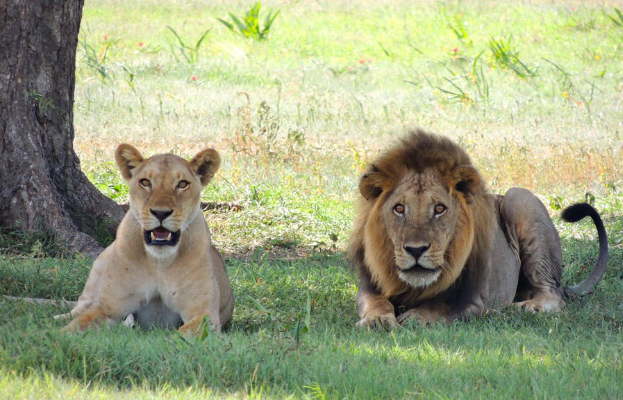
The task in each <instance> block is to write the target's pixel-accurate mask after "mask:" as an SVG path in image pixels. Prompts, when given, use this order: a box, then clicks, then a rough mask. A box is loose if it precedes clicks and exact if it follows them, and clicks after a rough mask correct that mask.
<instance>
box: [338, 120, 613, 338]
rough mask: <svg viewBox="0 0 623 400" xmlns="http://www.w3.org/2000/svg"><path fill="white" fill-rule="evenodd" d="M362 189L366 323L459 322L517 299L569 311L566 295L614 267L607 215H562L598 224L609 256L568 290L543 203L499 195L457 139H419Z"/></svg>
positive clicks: (517, 193)
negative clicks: (608, 264) (487, 184)
mask: <svg viewBox="0 0 623 400" xmlns="http://www.w3.org/2000/svg"><path fill="white" fill-rule="evenodd" d="M359 190H360V192H361V198H360V200H359V204H358V206H359V207H358V215H357V217H356V221H355V223H354V229H353V231H352V234H351V236H350V243H349V248H348V255H349V259H350V261H351V264H352V265H353V267H354V268H355V270H356V271H357V273H358V275H359V278H360V284H359V292H358V294H357V298H356V305H357V313H358V314H359V318H360V320H359V322H358V323H357V325H359V326H365V327H383V328H393V327H395V326H397V325H398V324H400V323H403V322H404V321H407V320H414V321H417V322H420V323H424V324H425V323H428V322H431V321H441V322H450V321H453V320H456V319H464V318H467V317H469V316H474V315H481V314H483V312H484V311H485V310H486V309H488V308H493V307H503V306H507V305H509V304H511V302H513V301H514V300H516V301H518V302H517V303H516V304H518V305H519V306H521V307H523V308H525V309H526V310H530V311H559V310H560V308H561V307H562V306H563V305H564V304H565V303H564V301H563V295H566V296H571V295H574V294H580V293H584V292H587V291H589V290H591V289H592V288H593V287H594V286H595V284H596V283H597V282H598V281H599V280H600V279H601V276H602V275H603V273H604V272H605V269H606V262H607V258H608V241H607V238H606V231H605V229H604V226H603V223H602V221H601V218H600V217H599V214H598V213H597V211H595V209H594V208H593V207H591V206H590V205H588V204H586V203H582V204H576V205H573V206H571V207H569V208H567V209H566V210H564V211H563V213H562V218H563V219H565V220H566V221H568V222H575V221H579V220H580V219H582V218H584V217H586V216H590V217H591V218H592V219H593V221H594V223H595V225H596V227H597V232H598V234H599V259H598V261H597V266H596V267H595V269H594V270H593V271H592V273H591V274H590V276H589V277H588V278H587V279H586V280H585V281H584V282H582V283H581V284H579V285H578V286H575V287H572V288H566V287H561V283H560V280H561V276H562V265H561V258H562V254H561V250H560V239H559V237H558V232H556V229H555V228H554V225H553V224H552V221H551V219H550V217H549V215H548V213H547V210H546V209H545V207H544V206H543V204H542V203H541V202H540V201H539V200H538V199H537V198H536V197H535V196H534V195H533V194H532V193H530V192H529V191H527V190H524V189H518V188H513V189H510V190H509V191H508V192H506V194H505V195H504V196H496V195H493V194H489V193H488V192H487V191H486V189H485V185H484V184H483V182H482V180H481V178H480V174H479V173H478V171H477V170H476V168H474V167H473V166H472V163H471V161H470V158H469V156H468V155H467V154H466V153H465V151H463V150H462V149H461V148H460V147H459V146H458V145H456V144H455V143H453V142H452V141H450V140H449V139H447V138H443V137H440V136H435V135H431V134H428V133H425V132H423V131H416V132H411V133H410V134H408V135H407V136H406V137H405V138H403V139H402V140H401V141H400V142H399V143H398V144H397V145H396V146H395V147H393V148H391V149H389V150H388V151H387V152H385V153H384V154H382V155H381V156H380V157H379V158H378V159H377V160H376V161H375V162H373V163H372V165H370V167H369V170H368V171H367V172H366V173H365V174H364V175H363V176H362V177H361V180H360V182H359Z"/></svg>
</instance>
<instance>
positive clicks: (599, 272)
mask: <svg viewBox="0 0 623 400" xmlns="http://www.w3.org/2000/svg"><path fill="white" fill-rule="evenodd" d="M560 216H561V217H562V219H564V220H565V221H567V222H578V221H579V220H581V219H582V218H584V217H591V219H592V220H593V222H594V223H595V228H597V235H598V236H599V257H598V259H597V265H595V269H593V271H592V272H591V273H590V275H589V276H588V278H586V279H585V280H584V281H582V282H581V283H580V284H578V285H576V286H573V287H565V288H563V293H564V295H565V296H566V297H573V296H578V295H582V294H585V293H588V292H590V291H592V290H593V289H594V288H595V285H597V283H598V282H599V281H600V280H601V277H602V276H603V275H604V272H606V265H607V263H608V235H607V234H606V228H605V227H604V223H603V221H602V220H601V217H600V216H599V213H598V212H597V210H595V209H594V208H593V206H591V205H590V204H588V203H577V204H574V205H572V206H569V207H567V208H565V209H564V210H563V211H562V213H561V214H560Z"/></svg>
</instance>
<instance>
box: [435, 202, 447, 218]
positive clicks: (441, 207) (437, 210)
mask: <svg viewBox="0 0 623 400" xmlns="http://www.w3.org/2000/svg"><path fill="white" fill-rule="evenodd" d="M446 210H447V208H446V206H444V205H443V204H437V205H436V206H435V215H436V216H440V215H441V214H443V213H445V212H446Z"/></svg>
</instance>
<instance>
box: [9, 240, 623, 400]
mask: <svg viewBox="0 0 623 400" xmlns="http://www.w3.org/2000/svg"><path fill="white" fill-rule="evenodd" d="M583 248H588V250H586V251H583ZM570 249H571V250H570ZM595 251H596V248H595V246H593V245H587V243H586V242H585V241H574V240H569V241H567V242H566V254H569V253H571V254H573V255H574V256H572V257H569V256H568V255H567V257H565V262H566V263H567V264H569V263H570V264H572V265H574V266H575V265H577V269H578V270H579V266H580V265H582V264H584V263H587V264H592V263H593V262H594V255H595V254H594V253H595ZM578 254H579V256H576V255H578ZM613 258H614V260H613V261H614V262H617V261H621V258H622V254H620V253H615V254H614V257H613ZM227 264H228V265H227V266H228V270H229V275H230V277H231V280H232V284H233V286H234V290H235V295H236V311H235V315H234V320H233V322H232V323H231V325H230V326H229V328H228V329H227V330H226V331H225V332H223V333H222V334H220V335H215V334H213V335H210V336H209V337H208V338H206V340H205V341H203V342H202V341H199V340H190V341H186V340H184V339H182V338H181V337H180V336H179V335H177V334H176V333H175V332H171V331H162V330H151V331H146V332H144V331H140V330H129V329H127V328H123V327H116V328H113V329H109V330H104V331H99V332H93V331H89V332H87V333H86V334H84V335H73V336H69V335H66V334H64V333H61V332H60V330H59V328H60V327H61V326H62V322H59V321H55V320H53V319H52V316H53V315H54V314H55V313H58V312H60V311H62V310H60V309H57V308H54V307H41V306H29V305H24V304H19V303H14V302H2V303H0V311H1V313H0V315H2V317H1V318H2V320H1V324H0V338H2V339H0V343H1V344H2V351H1V352H0V365H2V369H1V371H2V375H6V377H5V379H6V380H8V381H9V382H10V383H7V384H5V385H0V393H2V397H7V398H9V397H10V396H9V394H10V393H12V392H11V390H13V389H12V387H13V386H14V385H16V384H18V385H23V386H25V387H27V388H28V389H27V392H28V391H32V393H33V395H34V396H35V397H38V396H40V395H42V394H45V393H50V394H52V393H55V390H58V391H59V392H64V391H67V392H69V391H71V390H77V392H76V393H75V394H74V397H76V398H82V397H84V396H85V391H84V390H85V389H84V388H85V385H86V386H88V387H92V388H93V391H94V392H93V393H104V394H110V395H116V396H119V395H120V393H122V392H123V393H128V392H129V391H131V392H130V393H131V396H136V397H137V398H140V397H144V396H147V395H148V394H151V395H157V396H161V395H162V396H164V397H173V398H178V397H179V398H186V397H185V396H186V395H185V394H184V393H185V391H186V390H188V391H189V392H190V394H191V395H192V397H199V396H200V395H202V393H206V392H209V393H210V394H211V395H214V396H216V397H228V396H232V397H236V398H238V397H239V398H247V397H254V396H255V397H256V398H264V397H266V398H286V397H292V398H314V396H317V395H320V394H322V395H323V396H326V398H414V397H418V396H420V397H422V398H431V397H433V398H434V397H436V396H440V397H441V398H456V397H475V398H492V397H495V398H526V397H538V398H545V397H556V398H575V397H588V398H618V397H620V396H621V386H620V377H621V373H622V372H623V371H622V365H621V362H622V359H621V354H623V348H622V347H623V342H622V340H621V327H622V324H623V316H622V315H621V310H620V308H619V307H618V306H617V304H618V303H620V301H621V293H622V291H623V284H622V282H623V281H622V280H621V276H614V275H615V274H613V273H610V274H608V275H607V276H606V279H605V281H604V282H602V283H601V284H600V286H599V290H597V292H596V293H594V294H591V295H589V296H586V297H583V298H580V299H578V300H576V301H573V302H571V303H570V304H569V305H568V307H567V308H566V309H565V311H564V312H562V313H560V314H557V315H539V314H527V313H524V312H521V311H518V310H515V309H507V310H504V311H502V312H491V313H490V314H488V315H486V316H485V317H483V318H479V319H475V320H472V321H470V322H467V323H460V324H454V325H452V326H449V327H446V326H432V327H427V328H418V327H407V328H404V329H400V330H398V331H396V332H393V333H386V332H366V331H361V330H357V329H355V328H354V323H355V322H356V314H355V309H354V304H353V298H354V295H355V293H356V287H355V281H354V279H353V278H352V277H351V275H350V274H349V273H348V272H347V269H346V264H345V261H344V259H343V257H342V256H341V255H337V256H330V255H325V256H314V257H311V258H298V259H296V260H293V261H280V260H275V259H271V258H270V257H268V256H266V255H265V256H260V257H258V260H257V261H243V260H236V259H230V260H229V261H228V263H227ZM0 268H1V270H0V272H1V276H4V277H6V276H14V277H16V278H19V277H20V276H21V275H20V274H24V275H28V276H29V277H30V279H31V280H33V281H37V282H39V284H38V285H29V284H28V283H26V284H21V283H19V284H18V283H17V281H20V279H15V280H13V281H10V282H7V281H6V280H5V279H3V281H2V284H3V286H4V287H5V288H7V289H9V292H11V293H14V294H21V295H35V296H45V297H51V298H62V297H69V298H75V296H76V295H77V290H78V288H79V285H78V284H77V282H83V281H84V279H86V274H87V273H88V263H87V262H85V261H72V262H58V260H49V259H43V260H39V261H38V262H32V260H30V259H21V260H20V259H16V258H12V259H4V260H2V262H1V263H0ZM574 272H577V271H569V270H567V276H566V279H571V278H572V276H571V275H573V273H574ZM619 275H620V274H619ZM70 276H72V277H73V279H70V278H69V277H70ZM24 281H26V282H28V280H27V279H25V280H24ZM42 288H45V289H42ZM308 296H309V298H310V304H311V312H310V317H311V318H310V322H309V331H308V332H303V333H301V334H300V336H299V341H298V343H297V342H296V341H295V338H296V335H295V327H296V323H297V320H299V319H301V318H303V319H304V318H305V314H306V311H305V308H306V303H307V298H308ZM256 303H259V304H260V306H258V305H257V304H256ZM0 382H1V380H0ZM68 387H69V388H73V389H71V390H70V389H67V388H68ZM93 393H91V395H93Z"/></svg>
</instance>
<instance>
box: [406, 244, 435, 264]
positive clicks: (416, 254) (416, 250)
mask: <svg viewBox="0 0 623 400" xmlns="http://www.w3.org/2000/svg"><path fill="white" fill-rule="evenodd" d="M429 247H430V246H420V247H411V246H406V245H405V246H404V249H405V251H406V252H407V253H409V254H411V255H412V256H413V258H415V261H417V260H418V259H419V258H420V256H422V254H424V252H425V251H426V250H428V248H429Z"/></svg>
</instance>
